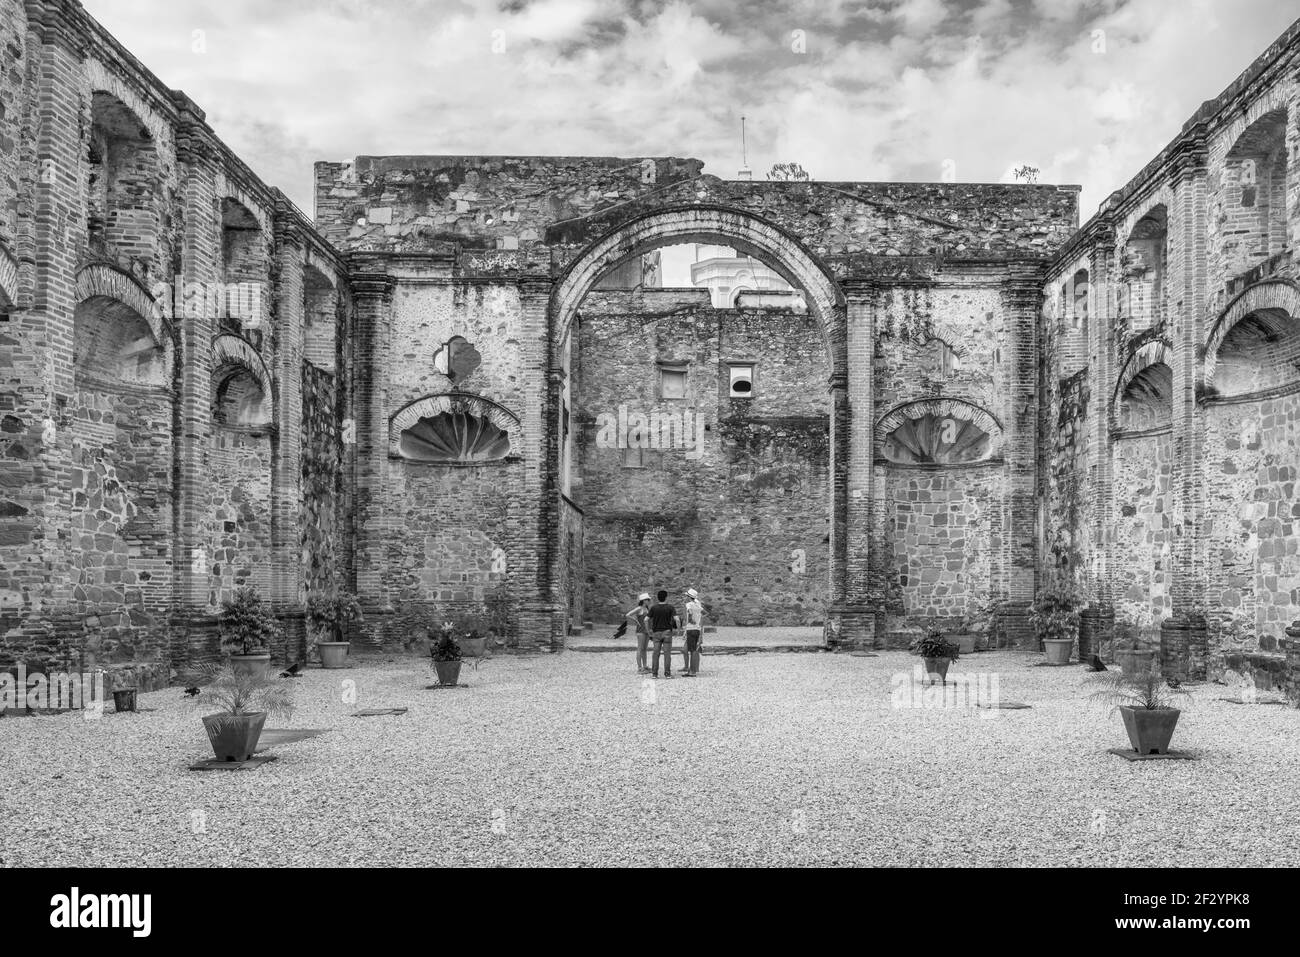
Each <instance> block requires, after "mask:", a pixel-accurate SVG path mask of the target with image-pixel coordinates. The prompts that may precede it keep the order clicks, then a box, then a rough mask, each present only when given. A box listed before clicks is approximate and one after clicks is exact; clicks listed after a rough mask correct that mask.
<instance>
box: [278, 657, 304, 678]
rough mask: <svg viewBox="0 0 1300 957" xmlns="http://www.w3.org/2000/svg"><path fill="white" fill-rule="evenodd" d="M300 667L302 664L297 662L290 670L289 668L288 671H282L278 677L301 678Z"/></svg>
mask: <svg viewBox="0 0 1300 957" xmlns="http://www.w3.org/2000/svg"><path fill="white" fill-rule="evenodd" d="M302 666H303V663H302V662H301V661H300V662H298V663H297V664H295V665H294V666H293V667H292V668H290V669H289V670H288V671H282V672H280V677H281V678H301V677H302Z"/></svg>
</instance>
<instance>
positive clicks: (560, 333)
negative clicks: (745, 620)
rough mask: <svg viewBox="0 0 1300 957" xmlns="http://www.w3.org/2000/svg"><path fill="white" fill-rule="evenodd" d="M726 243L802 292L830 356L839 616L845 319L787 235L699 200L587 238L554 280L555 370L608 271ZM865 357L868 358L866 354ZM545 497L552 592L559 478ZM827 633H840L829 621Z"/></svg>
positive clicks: (555, 412)
mask: <svg viewBox="0 0 1300 957" xmlns="http://www.w3.org/2000/svg"><path fill="white" fill-rule="evenodd" d="M688 242H699V243H711V244H719V245H724V246H730V247H731V248H733V249H735V250H737V251H738V252H741V253H745V254H748V255H751V256H753V257H754V258H755V259H758V260H759V261H761V262H763V263H764V264H765V265H767V266H769V267H770V268H772V269H773V270H774V271H775V272H776V273H777V274H778V275H780V276H781V277H782V278H783V279H785V280H786V282H788V283H790V284H791V285H792V286H794V287H795V288H797V289H802V290H803V291H804V298H805V300H806V301H807V304H808V311H809V313H810V314H811V315H812V316H813V317H814V318H815V319H816V321H817V323H818V325H819V327H820V328H821V331H822V338H823V341H824V342H825V345H826V352H827V355H828V357H829V363H828V364H829V366H830V371H831V376H830V391H831V394H832V400H831V405H832V409H831V414H830V448H831V455H830V471H831V475H830V482H829V484H830V496H829V498H830V502H829V506H830V508H829V511H830V529H831V532H830V536H829V539H828V543H827V544H828V550H829V552H830V561H829V563H828V565H829V568H828V577H829V579H830V581H829V605H830V607H829V608H828V610H827V621H832V620H833V621H837V622H838V621H839V620H840V614H841V613H842V610H843V609H844V608H845V607H847V600H848V588H849V573H848V567H849V557H848V538H849V490H848V486H849V459H850V456H851V455H852V452H851V449H850V446H851V441H852V439H851V436H852V424H851V407H850V403H849V401H848V388H847V387H848V379H849V369H848V323H847V310H846V304H845V299H844V294H843V292H842V291H841V290H840V288H839V285H838V284H837V283H836V281H835V279H834V277H833V276H832V274H831V271H830V270H829V269H828V268H827V267H826V265H825V264H823V263H822V262H821V261H820V260H818V259H817V257H816V256H814V255H813V254H812V253H811V252H810V251H809V250H808V249H807V248H806V247H805V246H804V245H803V243H802V242H800V241H799V239H797V238H796V237H795V236H793V235H792V234H791V233H789V232H787V231H786V230H785V229H783V228H781V227H780V226H777V225H776V224H775V223H772V222H770V221H768V220H766V219H764V218H762V217H761V216H756V215H754V214H753V213H751V212H749V211H747V210H741V209H736V208H734V207H729V206H718V205H710V204H705V203H698V204H691V205H674V206H665V207H662V208H660V209H657V210H655V211H654V212H650V213H646V214H644V215H641V216H637V217H634V218H631V219H629V220H627V221H625V222H623V223H622V224H621V225H618V226H615V227H613V228H611V229H610V230H609V232H607V233H605V234H604V235H603V236H602V237H601V238H599V239H597V240H595V241H594V242H592V243H590V244H589V245H588V246H587V247H586V248H585V249H583V250H582V251H581V252H580V253H579V254H578V255H577V256H576V257H575V258H574V259H573V260H572V261H571V262H570V263H569V265H568V266H567V268H565V270H564V272H563V273H562V274H561V275H560V277H559V280H558V281H557V282H556V283H555V285H554V287H553V289H552V292H551V299H550V306H549V314H548V318H549V320H550V331H551V334H552V340H551V349H552V351H553V360H552V361H553V368H560V367H561V364H562V361H563V357H562V356H560V354H559V352H560V344H561V343H563V342H565V341H566V339H567V338H568V336H569V334H570V329H571V326H572V324H573V317H574V315H575V314H576V313H577V311H578V308H579V307H580V306H581V305H582V302H583V300H584V299H585V298H586V296H587V293H588V292H589V291H590V290H591V289H592V287H593V286H595V284H596V282H597V281H598V280H599V279H600V277H601V276H602V275H604V274H605V273H606V272H607V271H608V270H610V269H612V268H613V267H615V266H617V265H618V264H619V263H621V262H624V261H625V260H627V259H630V258H631V257H633V256H637V255H640V254H642V253H645V252H648V251H650V250H652V249H657V248H659V247H662V246H669V245H673V244H677V243H688ZM866 361H868V362H869V361H870V359H869V358H868V359H867V360H866ZM560 428H561V426H560V422H559V405H558V402H557V401H555V400H554V397H552V401H551V402H550V407H549V409H548V419H547V421H546V424H545V429H546V431H547V432H549V433H550V434H552V435H558V434H559V432H560ZM549 444H550V446H551V448H552V451H551V452H550V453H548V454H549V456H550V457H549V458H548V471H549V473H550V475H551V476H555V475H557V474H558V473H559V469H560V460H559V453H558V443H556V442H551V443H549ZM547 483H548V484H547V488H548V491H549V492H553V493H554V494H553V495H548V503H547V506H546V509H545V510H544V512H543V515H542V518H541V529H542V530H541V534H540V536H539V537H540V539H541V541H542V543H543V545H542V547H543V555H542V561H541V562H539V563H538V572H539V579H540V581H539V590H540V591H541V592H542V594H544V595H551V594H555V593H556V588H557V584H556V582H557V581H558V579H549V578H548V576H552V575H554V574H555V567H556V566H555V560H554V555H555V554H556V551H557V549H558V544H557V542H558V532H557V531H555V530H556V529H558V528H559V517H558V516H559V508H560V501H561V496H560V493H559V484H558V481H557V480H554V479H548V480H547ZM828 629H829V630H828V634H830V635H838V634H839V632H838V631H837V630H835V629H834V628H832V627H830V626H828Z"/></svg>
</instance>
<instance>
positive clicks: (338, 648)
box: [316, 641, 352, 671]
mask: <svg viewBox="0 0 1300 957" xmlns="http://www.w3.org/2000/svg"><path fill="white" fill-rule="evenodd" d="M316 649H317V650H318V651H319V652H320V663H321V667H322V668H325V669H327V670H331V671H332V670H334V669H337V668H346V667H347V666H348V652H349V651H351V650H352V642H350V641H318V642H317V643H316Z"/></svg>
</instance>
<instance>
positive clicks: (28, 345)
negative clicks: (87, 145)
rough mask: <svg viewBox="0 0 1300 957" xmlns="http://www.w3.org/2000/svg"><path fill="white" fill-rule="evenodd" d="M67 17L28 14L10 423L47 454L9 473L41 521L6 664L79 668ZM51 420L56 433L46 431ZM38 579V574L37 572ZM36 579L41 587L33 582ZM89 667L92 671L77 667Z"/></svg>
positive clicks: (80, 232) (31, 538)
mask: <svg viewBox="0 0 1300 957" xmlns="http://www.w3.org/2000/svg"><path fill="white" fill-rule="evenodd" d="M66 12H67V11H65V9H64V8H63V7H61V6H59V7H47V6H46V5H44V4H41V5H36V4H33V3H28V5H27V14H28V24H27V30H28V34H27V50H28V52H29V55H30V60H31V62H30V63H29V64H28V70H29V72H30V77H31V88H30V89H31V97H32V102H31V104H30V115H31V117H33V119H34V120H35V127H36V129H35V135H34V143H33V146H34V149H35V157H34V162H35V170H34V171H33V172H34V175H35V178H34V180H29V181H28V184H27V185H29V186H30V188H31V190H32V194H33V195H32V196H31V198H30V200H29V202H30V209H31V244H30V247H29V251H30V252H32V253H34V257H35V261H34V264H33V266H34V268H33V269H32V272H31V278H32V289H31V299H30V303H29V305H30V308H29V309H27V311H26V312H25V313H24V314H21V315H19V314H15V315H14V316H13V317H12V318H11V320H10V325H11V326H15V327H16V328H14V329H12V330H9V329H6V330H5V331H6V332H10V331H12V332H13V333H14V334H15V336H14V340H15V342H14V344H13V345H9V344H6V345H5V346H4V350H5V352H6V353H7V355H8V357H11V359H12V362H13V367H12V369H9V370H6V373H7V375H6V378H10V377H11V378H12V379H13V380H14V381H15V386H16V387H15V388H13V389H12V391H13V392H14V393H16V398H15V399H14V407H13V408H12V409H6V410H5V414H6V415H13V416H14V417H15V418H17V419H19V420H20V421H21V422H22V423H23V425H24V427H25V432H26V435H27V436H28V443H25V444H27V445H28V446H29V447H30V448H31V449H33V450H34V452H35V454H33V455H32V456H31V458H30V459H29V460H28V461H27V462H22V461H21V460H19V459H17V458H16V457H15V458H10V459H8V460H6V461H5V462H4V466H3V473H2V474H0V481H2V482H3V483H4V484H5V485H6V486H8V487H10V488H12V489H15V490H17V489H22V490H31V498H30V500H28V502H27V503H26V506H25V507H27V508H28V512H29V514H30V515H31V516H32V518H33V521H32V522H31V523H29V524H27V525H26V526H25V527H24V526H17V527H16V528H13V529H12V530H9V535H10V537H8V538H7V539H6V541H5V543H4V545H5V556H6V559H7V560H8V559H10V558H11V557H12V560H13V561H12V564H13V565H14V566H15V567H22V566H26V568H23V569H22V571H20V572H18V573H17V574H19V575H21V576H22V577H23V578H24V579H25V581H24V584H25V585H26V586H27V588H28V589H29V593H30V596H31V603H32V605H31V614H30V615H29V616H28V617H27V620H26V621H25V622H24V624H23V626H22V632H21V634H16V633H15V634H11V635H10V636H9V638H8V642H7V644H8V646H9V647H8V648H6V649H5V656H6V658H7V659H8V660H13V661H17V660H20V659H21V658H27V659H28V660H30V661H34V662H36V663H43V662H45V661H49V662H51V663H55V662H57V663H58V664H59V665H60V666H62V664H63V663H64V662H66V661H67V660H68V659H67V658H65V657H64V655H65V654H67V653H69V652H72V651H73V650H74V648H75V646H76V643H77V641H78V639H79V638H80V636H81V621H80V619H79V618H74V617H73V615H72V609H71V607H70V606H71V604H72V600H73V599H72V585H73V583H74V582H75V580H76V578H75V575H74V574H73V569H72V561H71V554H70V551H71V549H72V548H73V545H72V540H71V539H70V538H69V537H68V536H67V535H66V534H65V533H66V530H67V529H68V528H69V525H70V515H71V509H72V501H73V496H74V494H75V491H74V489H73V482H72V476H73V453H72V434H73V430H72V424H73V423H72V415H71V408H70V406H71V403H72V400H73V396H74V393H75V389H76V384H75V376H74V370H73V361H74V359H73V340H74V336H75V330H74V318H73V317H74V311H75V309H76V305H77V303H76V294H75V276H76V267H77V259H76V251H77V250H78V249H80V248H84V246H85V242H86V237H85V222H86V209H85V205H84V199H83V193H84V184H83V182H82V180H83V178H84V176H85V150H84V146H83V144H82V142H81V140H80V131H81V130H82V129H83V127H84V125H85V124H84V120H83V115H82V103H81V100H80V96H79V94H80V89H81V87H80V84H81V77H82V59H83V56H82V50H81V49H80V48H79V46H78V45H77V41H76V39H75V32H74V27H73V25H72V24H71V23H69V22H68V21H67V20H66V19H65V14H66ZM47 419H48V420H49V422H51V423H52V424H53V426H54V429H53V430H52V432H51V430H49V429H48V428H47V427H46V426H45V422H46V420H47ZM27 568H30V569H31V571H30V573H29V572H27V571H26V569H27ZM28 575H30V577H28ZM77 664H78V665H81V664H85V663H82V662H77Z"/></svg>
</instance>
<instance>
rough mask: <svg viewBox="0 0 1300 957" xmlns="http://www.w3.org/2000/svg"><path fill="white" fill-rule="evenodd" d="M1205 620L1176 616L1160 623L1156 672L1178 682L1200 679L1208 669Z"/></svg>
mask: <svg viewBox="0 0 1300 957" xmlns="http://www.w3.org/2000/svg"><path fill="white" fill-rule="evenodd" d="M1207 650H1208V637H1207V631H1206V627H1205V621H1204V620H1203V619H1199V618H1189V617H1186V616H1182V615H1178V616H1175V617H1173V618H1166V619H1165V620H1164V621H1162V622H1161V623H1160V673H1161V674H1163V675H1164V676H1165V677H1166V678H1177V679H1178V680H1179V681H1187V680H1192V681H1204V680H1205V677H1206V673H1207V668H1208V661H1207V658H1208V655H1207Z"/></svg>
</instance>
